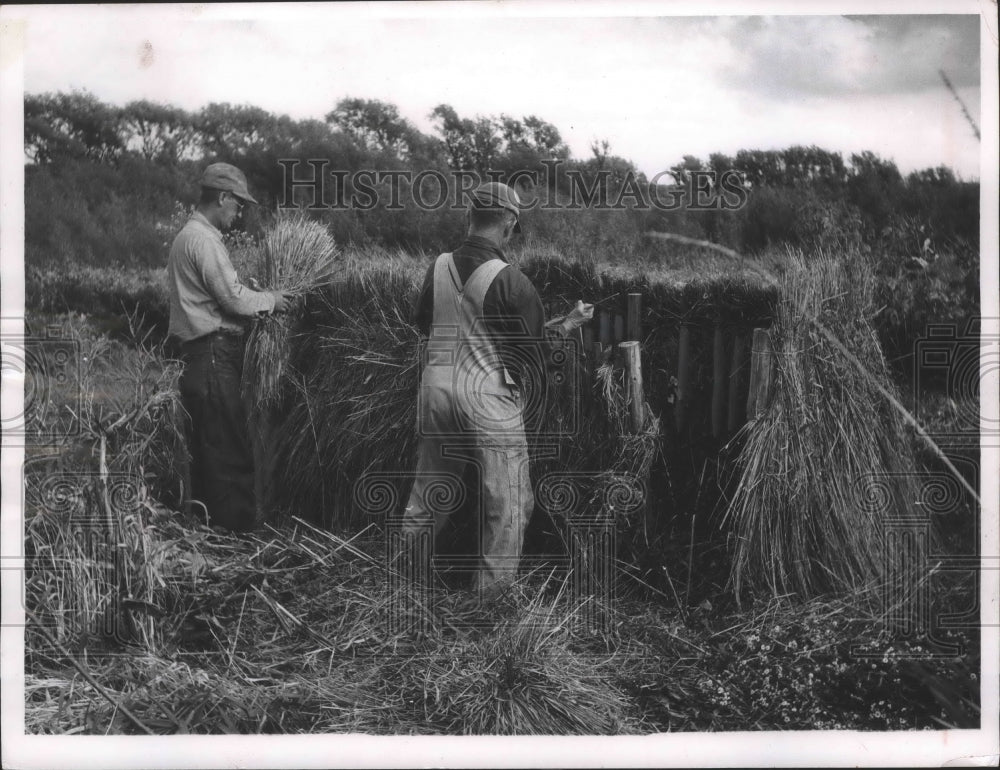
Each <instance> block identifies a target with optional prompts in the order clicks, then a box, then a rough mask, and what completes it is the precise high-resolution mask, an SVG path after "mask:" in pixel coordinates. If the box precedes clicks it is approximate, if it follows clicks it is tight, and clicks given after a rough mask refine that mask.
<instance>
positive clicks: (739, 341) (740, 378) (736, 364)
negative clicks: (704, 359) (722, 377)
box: [726, 331, 747, 433]
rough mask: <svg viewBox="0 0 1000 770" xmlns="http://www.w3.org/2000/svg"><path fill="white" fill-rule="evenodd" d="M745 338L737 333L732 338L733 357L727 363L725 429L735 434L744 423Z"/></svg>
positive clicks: (742, 334)
mask: <svg viewBox="0 0 1000 770" xmlns="http://www.w3.org/2000/svg"><path fill="white" fill-rule="evenodd" d="M746 354H747V338H746V334H744V333H743V332H742V331H738V332H737V333H736V335H735V337H734V338H733V355H732V357H731V359H730V363H729V419H728V420H727V423H726V428H727V429H728V431H729V432H730V433H735V432H736V431H738V430H739V429H740V428H741V427H742V426H743V423H745V422H746V419H747V412H746V403H747V402H746V397H745V396H744V395H743V392H744V390H745V389H746V382H747V377H746V374H747V362H746Z"/></svg>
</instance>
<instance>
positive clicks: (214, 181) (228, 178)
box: [201, 163, 257, 203]
mask: <svg viewBox="0 0 1000 770" xmlns="http://www.w3.org/2000/svg"><path fill="white" fill-rule="evenodd" d="M201 186H202V187H209V188H211V189H213V190H225V191H226V192H231V193H232V194H233V195H235V196H236V197H237V198H242V199H243V200H245V201H250V203H256V202H257V201H256V199H254V197H253V196H252V195H250V191H249V190H247V178H246V176H244V174H243V172H242V171H240V170H239V169H238V168H236V166H231V165H230V164H228V163H213V164H212V165H211V166H209V167H208V168H206V169H205V173H204V174H202V175H201Z"/></svg>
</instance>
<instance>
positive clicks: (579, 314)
mask: <svg viewBox="0 0 1000 770" xmlns="http://www.w3.org/2000/svg"><path fill="white" fill-rule="evenodd" d="M593 317H594V306H593V305H591V304H588V303H585V302H584V301H583V300H582V299H578V300H577V301H576V307H575V308H573V309H572V310H570V311H569V315H567V316H566V318H565V319H564V320H563V325H564V326H565V327H566V333H567V334H569V332H571V331H573V330H574V329H579V328H580V327H581V326H583V325H584V324H586V323H587V322H588V321H589V320H590V319H592V318H593Z"/></svg>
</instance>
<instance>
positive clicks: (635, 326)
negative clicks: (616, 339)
mask: <svg viewBox="0 0 1000 770" xmlns="http://www.w3.org/2000/svg"><path fill="white" fill-rule="evenodd" d="M627 302H628V305H627V314H628V323H627V325H626V328H625V335H626V336H625V339H627V340H641V339H642V295H641V294H638V293H631V294H629V295H628V300H627Z"/></svg>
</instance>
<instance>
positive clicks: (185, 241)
mask: <svg viewBox="0 0 1000 770" xmlns="http://www.w3.org/2000/svg"><path fill="white" fill-rule="evenodd" d="M248 203H253V204H256V203H257V201H256V200H254V198H253V197H252V196H251V195H250V193H249V191H248V190H247V180H246V177H245V176H244V175H243V172H242V171H240V170H239V169H238V168H236V167H235V166H231V165H229V164H228V163H213V164H212V165H210V166H209V167H208V168H206V169H205V173H204V174H203V175H202V177H201V199H200V200H199V202H198V207H197V209H196V210H195V212H194V213H193V214H192V215H191V218H190V219H189V220H188V221H187V223H186V224H185V225H184V227H183V228H182V229H181V231H180V233H178V234H177V237H176V238H175V239H174V243H173V245H172V246H171V248H170V257H169V261H168V264H167V282H168V288H169V292H170V326H169V333H170V335H171V336H172V337H174V338H175V339H176V340H177V341H178V342H179V343H180V349H181V358H182V360H183V361H184V372H183V374H182V375H181V379H180V391H181V401H182V403H183V405H184V409H185V411H186V412H187V421H186V433H187V439H188V448H189V452H190V455H191V490H190V497H191V498H193V499H194V500H197V501H200V502H201V503H202V504H204V506H205V508H206V509H207V513H208V518H209V521H210V523H211V524H213V525H218V526H221V527H224V528H226V529H231V530H237V531H247V530H250V529H252V528H253V527H254V525H255V523H256V502H255V497H254V468H253V450H252V447H251V444H250V437H249V434H248V431H247V423H246V413H245V410H244V408H243V402H242V400H241V397H240V380H241V377H242V372H243V354H244V345H245V336H244V335H245V332H246V327H247V325H248V322H249V321H250V319H252V318H253V317H254V316H255V315H257V314H262V313H272V312H273V313H282V312H284V311H286V310H287V309H288V307H289V303H290V302H291V300H292V298H291V295H289V294H287V293H284V292H267V291H254V290H253V289H250V288H248V287H247V286H245V285H244V284H242V283H241V282H240V280H239V277H238V276H237V275H236V270H235V269H234V268H233V265H232V262H231V261H230V259H229V252H228V250H227V249H226V246H225V245H224V244H223V241H222V231H223V230H227V229H229V228H230V227H232V225H233V222H235V221H236V219H237V217H239V215H240V213H241V211H242V210H243V207H244V206H245V205H247V204H248ZM185 491H186V492H187V490H185Z"/></svg>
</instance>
